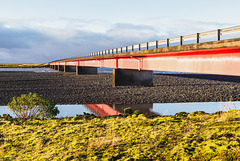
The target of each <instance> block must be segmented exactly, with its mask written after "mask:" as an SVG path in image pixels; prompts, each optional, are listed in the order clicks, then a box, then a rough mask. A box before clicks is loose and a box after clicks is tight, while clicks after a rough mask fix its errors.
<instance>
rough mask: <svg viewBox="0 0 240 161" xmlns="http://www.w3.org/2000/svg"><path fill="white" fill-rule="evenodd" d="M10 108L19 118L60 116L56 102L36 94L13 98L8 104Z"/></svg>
mask: <svg viewBox="0 0 240 161" xmlns="http://www.w3.org/2000/svg"><path fill="white" fill-rule="evenodd" d="M8 108H9V109H10V110H12V111H13V112H14V113H15V115H16V116H17V117H19V118H23V119H28V118H41V119H43V118H51V117H53V116H56V115H57V114H59V110H58V108H57V107H56V104H55V103H54V102H51V101H49V100H46V99H43V98H42V96H41V95H37V94H36V93H31V92H30V93H29V94H22V95H21V96H20V97H13V99H12V101H11V102H9V103H8Z"/></svg>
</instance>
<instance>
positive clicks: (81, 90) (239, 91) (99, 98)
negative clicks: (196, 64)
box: [0, 72, 240, 105]
mask: <svg viewBox="0 0 240 161" xmlns="http://www.w3.org/2000/svg"><path fill="white" fill-rule="evenodd" d="M29 92H34V93H39V94H41V95H43V97H44V98H47V99H49V100H52V101H55V102H56V103H57V104H77V103H78V104H99V103H103V104H113V103H117V104H118V103H120V104H123V103H126V104H140V103H173V102H215V101H230V100H231V101H240V77H229V76H228V77H226V76H214V75H191V74H188V75H187V74H184V75H154V86H153V87H136V86H120V87H112V75H111V74H98V75H79V76H76V75H75V74H74V73H67V74H65V73H62V72H59V73H33V72H0V105H6V104H7V103H8V102H9V101H11V98H12V97H13V96H20V95H21V94H26V93H29Z"/></svg>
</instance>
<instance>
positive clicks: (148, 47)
mask: <svg viewBox="0 0 240 161" xmlns="http://www.w3.org/2000/svg"><path fill="white" fill-rule="evenodd" d="M148 48H149V44H148V42H147V50H148Z"/></svg>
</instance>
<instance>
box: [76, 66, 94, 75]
mask: <svg viewBox="0 0 240 161" xmlns="http://www.w3.org/2000/svg"><path fill="white" fill-rule="evenodd" d="M97 69H98V68H97V67H81V66H76V75H82V74H97V73H98V70H97Z"/></svg>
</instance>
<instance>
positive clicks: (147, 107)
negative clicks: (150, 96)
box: [85, 104, 157, 117]
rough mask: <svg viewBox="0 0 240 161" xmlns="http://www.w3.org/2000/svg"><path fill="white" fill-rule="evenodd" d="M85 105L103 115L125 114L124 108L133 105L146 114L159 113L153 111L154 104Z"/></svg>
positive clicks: (98, 114) (132, 106) (135, 108)
mask: <svg viewBox="0 0 240 161" xmlns="http://www.w3.org/2000/svg"><path fill="white" fill-rule="evenodd" d="M85 106H86V107H87V108H88V109H89V110H90V111H91V112H93V113H94V114H96V115H97V116H101V117H102V116H108V115H120V114H123V113H124V109H125V108H127V107H131V108H132V110H133V111H135V110H139V111H140V112H141V113H142V114H144V115H146V116H150V115H157V113H154V112H152V109H153V104H113V105H112V106H110V105H107V104H86V105H85Z"/></svg>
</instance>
